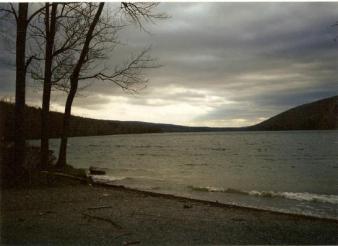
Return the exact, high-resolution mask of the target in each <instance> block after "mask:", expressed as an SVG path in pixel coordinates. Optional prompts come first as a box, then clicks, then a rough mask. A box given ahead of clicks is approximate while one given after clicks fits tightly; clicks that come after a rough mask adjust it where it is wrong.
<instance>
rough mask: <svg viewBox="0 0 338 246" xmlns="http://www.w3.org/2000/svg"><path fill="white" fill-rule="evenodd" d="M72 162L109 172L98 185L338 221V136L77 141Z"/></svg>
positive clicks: (168, 136) (191, 135) (296, 134)
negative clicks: (103, 183) (105, 183)
mask: <svg viewBox="0 0 338 246" xmlns="http://www.w3.org/2000/svg"><path fill="white" fill-rule="evenodd" d="M51 142H52V143H51V145H52V146H51V147H52V149H53V150H55V151H56V153H57V147H58V143H59V141H58V140H52V141H51ZM68 162H69V163H70V164H71V165H73V166H75V167H81V168H88V167H89V166H95V167H102V168H106V169H107V175H105V176H95V177H94V178H95V179H96V180H97V181H99V182H100V181H101V182H108V183H111V184H116V185H123V186H127V187H130V188H136V189H140V190H147V191H153V192H158V193H168V194H175V195H180V196H185V197H191V198H198V199H204V200H210V201H218V202H220V203H227V204H236V205H241V206H248V207H257V208H263V209H269V210H277V211H285V212H290V213H302V214H311V215H315V216H320V217H330V218H336V219H338V131H292V132H291V131H289V132H222V133H220V132H217V133H168V134H139V135H113V136H99V137H78V138H71V139H70V141H69V149H68Z"/></svg>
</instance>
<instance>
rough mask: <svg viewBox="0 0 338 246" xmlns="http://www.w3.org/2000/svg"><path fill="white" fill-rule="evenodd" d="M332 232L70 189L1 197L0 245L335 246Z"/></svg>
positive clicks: (199, 206) (301, 222)
mask: <svg viewBox="0 0 338 246" xmlns="http://www.w3.org/2000/svg"><path fill="white" fill-rule="evenodd" d="M337 231H338V222H337V221H329V220H320V219H312V218H306V217H297V216H292V215H283V214H278V213H269V212H264V211H257V210H250V209H241V208H235V207H227V206H217V205H213V204H208V203H203V202H198V201H192V200H188V199H180V198H173V197H166V196H156V195H151V194H147V193H142V192H137V191H132V190H127V189H123V188H119V187H98V186H89V185H85V184H78V183H76V182H75V183H71V184H67V185H61V186H60V185H58V186H53V187H36V188H31V189H22V188H21V189H5V190H3V191H2V196H1V244H17V245H22V244H34V245H37V244H39V245H46V244H52V245H54V244H59V245H75V244H76V245H88V244H90V245H131V244H141V245H149V244H154V245H164V244H170V245H178V244H181V245H182V244H184V245H186V244H338V234H337Z"/></svg>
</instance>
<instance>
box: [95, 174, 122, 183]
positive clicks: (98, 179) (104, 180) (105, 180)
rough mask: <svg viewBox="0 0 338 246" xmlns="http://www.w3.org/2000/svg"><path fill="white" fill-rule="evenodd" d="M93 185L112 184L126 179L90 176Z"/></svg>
mask: <svg viewBox="0 0 338 246" xmlns="http://www.w3.org/2000/svg"><path fill="white" fill-rule="evenodd" d="M90 176H91V178H92V181H93V182H94V183H114V182H115V181H121V180H125V179H127V178H128V177H114V176H108V175H90Z"/></svg>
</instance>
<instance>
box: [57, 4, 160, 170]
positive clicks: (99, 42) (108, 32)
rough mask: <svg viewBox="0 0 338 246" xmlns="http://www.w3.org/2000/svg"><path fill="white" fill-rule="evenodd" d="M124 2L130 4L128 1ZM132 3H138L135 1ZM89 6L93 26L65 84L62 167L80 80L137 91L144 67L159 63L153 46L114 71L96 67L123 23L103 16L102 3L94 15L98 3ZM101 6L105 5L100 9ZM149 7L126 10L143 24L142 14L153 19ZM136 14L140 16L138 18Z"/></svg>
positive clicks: (59, 162) (59, 160) (59, 165)
mask: <svg viewBox="0 0 338 246" xmlns="http://www.w3.org/2000/svg"><path fill="white" fill-rule="evenodd" d="M124 6H128V4H127V5H124ZM133 6H138V5H137V4H136V5H134V4H133ZM142 6H144V5H142ZM149 6H150V7H152V6H155V5H153V4H151V5H149ZM88 8H89V11H88V12H86V14H87V15H88V17H89V18H87V19H89V20H92V21H91V22H90V27H89V29H88V31H87V34H86V39H85V42H84V44H83V47H82V49H81V54H80V56H79V58H78V60H77V62H76V65H75V66H74V68H73V72H72V74H71V76H70V80H69V81H70V86H67V85H65V86H64V88H69V91H68V96H67V101H66V106H65V114H64V121H63V132H62V137H61V144H60V151H59V158H58V162H57V166H58V167H59V168H63V167H64V166H65V164H66V159H67V141H68V136H69V126H70V117H71V107H72V103H73V101H74V98H75V96H76V93H77V90H78V84H79V81H80V80H87V79H97V80H101V81H108V82H111V83H113V84H116V85H118V86H119V87H121V88H122V89H123V90H129V91H134V88H135V85H139V84H144V83H146V82H147V79H146V78H145V77H144V76H143V74H142V71H143V70H144V69H147V68H155V67H158V65H156V64H155V62H154V60H153V59H152V58H151V57H150V56H149V55H148V52H149V49H150V48H147V49H144V50H142V51H141V52H140V53H139V54H137V55H136V56H133V57H132V58H131V59H130V60H129V61H128V62H125V63H124V64H122V65H120V66H117V67H115V69H114V70H113V72H111V70H112V69H106V68H102V67H100V66H99V68H97V67H96V66H95V63H96V62H97V61H98V60H102V59H106V58H107V57H106V54H105V52H106V50H107V46H109V45H111V44H113V45H115V44H116V43H117V42H116V37H115V35H114V34H115V33H116V32H117V31H118V30H119V29H121V28H122V27H124V25H112V24H110V23H108V21H107V20H106V19H105V18H100V15H98V13H101V12H102V9H103V3H100V4H99V6H98V10H97V12H96V14H95V16H94V17H90V16H91V15H92V10H90V9H93V8H94V9H95V8H97V6H95V5H94V6H93V4H89V6H88ZM100 8H102V9H101V10H100ZM147 11H148V12H146V11H145V9H141V10H139V9H131V10H130V9H128V11H127V12H123V13H124V14H127V16H128V17H131V20H132V21H133V22H136V23H138V24H139V25H140V24H141V21H140V19H141V18H145V19H147V20H150V19H152V17H153V16H152V15H151V12H150V8H147ZM130 13H133V15H131V16H130ZM141 13H142V14H141ZM135 18H137V20H136V19H135ZM112 34H113V35H112ZM107 71H108V72H107Z"/></svg>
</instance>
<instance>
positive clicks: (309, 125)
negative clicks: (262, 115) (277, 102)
mask: <svg viewBox="0 0 338 246" xmlns="http://www.w3.org/2000/svg"><path fill="white" fill-rule="evenodd" d="M247 129H248V130H330V129H338V96H334V97H329V98H325V99H322V100H319V101H315V102H312V103H307V104H303V105H301V106H298V107H295V108H292V109H289V110H287V111H285V112H283V113H280V114H278V115H276V116H274V117H271V118H270V119H268V120H265V121H263V122H261V123H259V124H257V125H254V126H251V127H247Z"/></svg>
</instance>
